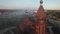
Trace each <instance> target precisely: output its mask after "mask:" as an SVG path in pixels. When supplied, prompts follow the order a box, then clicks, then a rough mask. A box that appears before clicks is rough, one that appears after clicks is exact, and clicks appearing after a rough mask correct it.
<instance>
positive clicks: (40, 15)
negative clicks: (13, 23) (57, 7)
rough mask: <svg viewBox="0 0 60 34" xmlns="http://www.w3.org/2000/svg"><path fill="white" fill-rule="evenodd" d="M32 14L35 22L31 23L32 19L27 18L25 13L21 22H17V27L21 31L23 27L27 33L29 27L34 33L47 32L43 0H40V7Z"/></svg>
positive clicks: (46, 33) (43, 33)
mask: <svg viewBox="0 0 60 34" xmlns="http://www.w3.org/2000/svg"><path fill="white" fill-rule="evenodd" d="M34 16H35V22H34V23H33V22H32V21H30V20H29V17H28V16H27V15H25V17H24V19H23V21H22V23H23V24H21V23H19V25H18V26H19V29H21V30H22V31H23V30H24V29H25V30H27V33H28V32H30V30H29V28H30V27H31V28H32V29H33V31H34V34H48V32H47V15H46V12H45V10H44V8H43V0H41V1H40V7H39V9H38V10H37V13H36V14H35V15H34ZM23 25H24V26H23ZM25 26H26V27H25ZM25 32H26V31H25ZM21 34H22V33H21Z"/></svg>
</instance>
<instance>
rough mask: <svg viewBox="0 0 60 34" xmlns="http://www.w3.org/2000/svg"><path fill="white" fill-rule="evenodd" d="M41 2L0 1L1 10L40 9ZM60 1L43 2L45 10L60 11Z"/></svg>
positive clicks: (31, 0) (24, 0)
mask: <svg viewBox="0 0 60 34" xmlns="http://www.w3.org/2000/svg"><path fill="white" fill-rule="evenodd" d="M39 2H40V0H0V9H38V8H39V6H40V3H39ZM59 3H60V0H43V7H44V9H45V10H60V4H59Z"/></svg>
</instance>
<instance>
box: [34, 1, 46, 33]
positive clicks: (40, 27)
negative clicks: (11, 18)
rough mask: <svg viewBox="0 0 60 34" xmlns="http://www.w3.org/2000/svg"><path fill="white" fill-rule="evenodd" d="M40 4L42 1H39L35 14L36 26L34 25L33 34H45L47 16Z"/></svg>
mask: <svg viewBox="0 0 60 34" xmlns="http://www.w3.org/2000/svg"><path fill="white" fill-rule="evenodd" d="M42 4H43V0H41V1H40V7H39V9H38V10H37V13H36V18H37V24H35V34H47V27H46V21H47V18H46V17H47V16H46V13H45V11H44V8H43V5H42Z"/></svg>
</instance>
